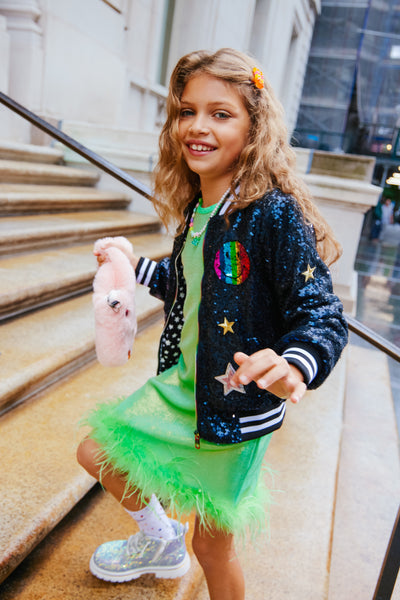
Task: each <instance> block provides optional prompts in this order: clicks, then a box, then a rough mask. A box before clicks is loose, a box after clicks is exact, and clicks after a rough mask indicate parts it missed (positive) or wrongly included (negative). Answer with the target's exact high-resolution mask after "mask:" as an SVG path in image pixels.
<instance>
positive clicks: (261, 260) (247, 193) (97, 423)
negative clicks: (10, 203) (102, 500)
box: [78, 49, 347, 600]
mask: <svg viewBox="0 0 400 600" xmlns="http://www.w3.org/2000/svg"><path fill="white" fill-rule="evenodd" d="M155 196H156V199H155V203H156V206H157V209H158V212H159V214H160V216H161V218H162V220H163V222H164V223H165V224H166V225H167V226H168V225H171V224H175V225H176V224H178V230H177V235H176V238H175V243H174V247H173V251H172V255H171V258H170V259H164V260H162V261H161V262H160V263H158V264H156V263H154V262H152V261H150V260H149V259H145V258H140V259H139V260H138V258H137V257H135V256H133V255H132V256H130V257H129V258H130V260H131V262H132V264H133V265H134V267H135V269H136V274H137V280H138V282H139V283H142V284H144V285H147V286H149V287H150V291H151V293H152V294H154V295H155V296H157V297H158V298H161V299H162V300H163V301H164V302H165V315H166V321H165V327H164V330H163V332H162V335H161V341H160V350H159V374H158V375H157V376H156V377H153V378H151V379H150V380H149V381H148V382H147V383H146V384H145V385H144V386H143V387H142V388H140V389H139V390H137V391H136V392H135V393H134V394H132V395H131V396H129V397H128V398H126V399H124V400H122V401H121V400H119V401H117V402H114V403H112V404H106V405H102V406H100V407H98V408H97V409H96V410H95V411H94V412H93V413H92V414H91V415H90V416H89V419H88V420H89V423H90V425H91V426H92V428H93V431H92V433H91V434H90V437H88V438H86V439H85V440H84V441H83V442H82V444H81V445H80V447H79V451H78V460H79V461H80V463H81V464H82V465H83V466H84V467H85V468H86V469H87V471H88V472H89V473H91V474H92V475H93V476H94V477H96V478H98V479H100V480H101V482H102V484H103V485H104V487H105V488H106V489H107V490H109V491H110V492H111V493H112V494H113V495H114V496H115V497H116V498H117V499H118V500H119V501H120V502H121V504H122V506H123V507H124V508H125V509H126V510H127V511H128V512H129V513H130V514H131V515H132V516H133V518H134V519H135V520H136V521H137V523H138V525H139V529H140V531H139V533H137V534H136V535H133V536H131V537H130V538H129V539H128V540H119V541H116V542H107V543H105V544H102V545H101V546H100V547H99V548H98V549H97V550H96V552H95V553H94V555H93V557H92V559H91V563H90V564H91V570H92V572H93V573H94V574H95V575H97V576H98V577H100V578H103V579H106V580H109V581H127V580H130V579H134V578H136V577H138V576H139V575H141V574H142V573H155V574H156V575H157V576H158V577H176V576H180V575H183V574H184V573H185V572H186V570H187V569H188V567H189V558H188V555H187V552H186V549H185V542H184V537H185V533H186V527H183V526H181V525H180V524H179V523H178V522H177V521H172V520H170V519H169V518H168V517H167V516H166V514H165V512H164V509H163V508H162V505H161V504H160V502H159V500H158V499H160V500H161V502H162V503H163V504H164V505H168V506H169V507H170V509H171V510H172V511H173V512H174V513H175V514H178V515H179V514H182V513H186V514H188V513H189V512H190V511H192V510H195V511H196V515H197V516H196V522H195V528H194V535H193V549H194V552H195V554H196V556H197V558H198V560H199V562H200V564H201V566H202V567H203V570H204V573H205V577H206V580H207V584H208V588H209V593H210V598H211V599H212V600H216V599H218V600H240V599H243V598H244V583H243V575H242V572H241V569H240V566H239V564H238V559H237V557H236V554H235V549H234V543H233V537H234V534H237V533H239V534H240V533H243V531H245V530H246V529H247V528H248V527H249V526H250V527H254V526H257V525H260V524H261V525H262V523H263V521H264V520H265V498H266V493H265V490H263V486H262V481H261V479H262V478H260V470H261V466H262V461H263V457H264V454H265V451H266V448H267V446H268V443H269V440H270V436H271V432H272V431H273V430H275V429H277V428H279V427H280V426H281V425H282V421H283V418H284V415H285V406H286V404H285V401H286V400H287V399H289V400H291V401H292V402H294V403H297V402H298V401H299V400H300V399H301V398H302V396H303V395H304V393H305V391H306V389H307V388H309V389H312V388H315V387H317V386H319V385H320V384H321V383H322V382H323V381H324V379H325V378H326V377H327V376H328V374H329V373H330V371H331V370H332V368H333V366H334V365H335V363H336V361H337V359H338V358H339V355H340V353H341V351H342V348H343V347H344V345H345V343H346V339H347V330H346V322H345V320H344V318H343V316H342V305H341V303H340V301H339V300H338V298H337V297H336V296H335V295H334V294H333V293H332V286H331V279H330V274H329V271H328V268H327V267H326V265H325V264H324V262H323V260H325V261H326V262H328V263H330V262H333V261H334V260H336V259H337V258H338V256H339V249H338V244H337V243H336V241H335V240H334V237H333V235H332V233H331V231H330V229H329V227H328V226H327V224H326V223H325V222H324V220H323V219H322V217H321V216H320V215H319V213H318V211H317V210H316V208H315V206H314V205H313V204H312V202H311V200H310V195H309V192H308V191H307V189H306V188H305V186H304V184H303V183H302V181H301V179H300V178H299V177H298V176H297V175H296V173H295V158H294V154H293V152H292V150H291V149H290V148H289V146H288V143H287V132H286V130H285V127H284V124H283V118H282V110H281V107H280V105H279V104H278V102H277V100H276V99H275V97H274V95H273V92H272V90H271V89H270V87H269V85H268V84H267V83H266V82H265V81H264V80H263V75H262V73H261V71H260V70H259V69H257V68H256V66H255V64H254V61H253V59H251V58H249V57H247V56H245V55H243V54H242V53H240V52H237V51H235V50H231V49H223V50H220V51H218V52H216V53H214V54H212V53H208V52H205V51H203V52H194V53H191V54H189V55H187V56H185V57H183V58H182V59H181V60H180V61H179V62H178V64H177V66H176V68H175V70H174V72H173V74H172V77H171V83H170V89H169V96H168V101H167V121H166V123H165V125H164V128H163V130H162V133H161V137H160V158H159V163H158V166H157V169H156V174H155ZM116 243H117V242H116ZM153 493H154V494H156V495H154V494H153Z"/></svg>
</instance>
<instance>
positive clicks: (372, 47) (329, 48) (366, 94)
mask: <svg viewBox="0 0 400 600" xmlns="http://www.w3.org/2000/svg"><path fill="white" fill-rule="evenodd" d="M399 90H400V4H399V2H398V0H340V1H337V0H322V5H321V13H320V15H319V16H318V18H317V21H316V25H315V29H314V34H313V39H312V44H311V49H310V57H309V61H308V65H307V71H306V76H305V79H304V88H303V92H302V98H301V105H300V110H299V113H298V120H297V124H296V127H295V132H294V136H293V142H295V143H297V144H298V145H299V146H301V147H308V148H316V149H321V150H329V151H344V152H350V153H355V154H369V155H374V156H376V162H377V166H376V169H375V182H376V183H377V184H380V185H384V184H385V181H386V179H387V177H388V175H390V173H391V172H392V170H393V166H395V167H397V165H398V164H399V162H400V136H399V129H400V94H399Z"/></svg>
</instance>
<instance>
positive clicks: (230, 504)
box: [87, 206, 271, 534]
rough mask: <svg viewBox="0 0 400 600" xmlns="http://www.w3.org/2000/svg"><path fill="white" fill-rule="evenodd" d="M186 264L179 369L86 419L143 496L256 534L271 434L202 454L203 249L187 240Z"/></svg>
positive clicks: (200, 213) (202, 212)
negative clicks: (198, 396)
mask: <svg viewBox="0 0 400 600" xmlns="http://www.w3.org/2000/svg"><path fill="white" fill-rule="evenodd" d="M213 208H214V206H211V207H207V208H202V207H201V206H200V207H199V208H198V210H197V211H196V215H195V219H194V224H193V228H194V231H200V230H201V228H202V227H203V225H204V224H205V223H206V222H207V221H208V219H209V215H210V213H211V212H212V210H213ZM203 236H204V234H203ZM201 241H203V240H201ZM182 261H183V268H184V276H185V280H186V287H187V295H186V299H185V304H184V311H183V312H184V318H185V322H184V326H183V329H182V336H181V345H180V348H181V355H180V358H179V362H178V364H177V365H175V366H173V367H171V368H170V369H168V370H167V371H164V372H163V373H161V374H160V375H157V376H156V377H152V378H151V379H149V380H148V382H147V383H146V384H145V385H144V386H142V387H141V388H139V389H138V390H137V391H135V392H134V393H133V394H132V395H131V396H128V397H127V398H125V399H124V400H122V401H121V400H118V401H116V402H112V403H107V404H101V405H99V406H98V407H97V408H96V409H95V410H94V411H93V412H92V413H91V414H90V415H89V416H88V419H87V422H88V423H89V425H91V426H92V428H93V431H92V433H91V437H92V438H93V439H94V440H96V442H97V443H99V444H100V446H101V448H102V451H103V454H102V462H103V463H104V466H105V465H112V466H113V467H114V469H115V470H117V471H119V472H121V473H124V474H125V476H126V477H127V481H128V485H129V487H130V488H131V487H132V488H133V489H135V490H136V491H138V490H140V491H141V493H142V497H143V498H146V497H150V496H151V494H152V493H155V494H156V495H157V496H158V498H159V499H160V500H161V501H162V502H163V504H165V505H167V506H169V507H170V510H171V512H172V513H173V514H176V515H178V516H179V515H180V514H189V513H190V512H192V511H193V510H195V511H196V513H197V514H198V516H199V518H200V520H201V522H202V523H203V524H204V525H205V526H208V525H216V526H217V527H218V528H219V529H222V530H224V531H225V532H233V533H238V534H244V533H245V532H246V530H247V529H249V530H251V531H252V532H255V531H258V530H260V529H262V528H263V526H264V524H265V520H266V515H265V510H266V501H267V498H268V492H267V490H266V489H265V486H264V485H263V483H262V478H261V477H260V471H261V467H262V461H263V457H264V454H265V451H266V449H267V446H268V443H269V440H270V437H271V435H268V436H265V437H262V438H258V439H256V440H251V441H248V442H244V443H241V444H224V445H216V444H212V443H209V442H206V441H204V440H201V442H200V449H196V448H195V446H194V431H195V429H196V406H195V393H194V392H195V380H196V349H197V340H198V309H199V304H200V290H201V279H202V276H203V248H202V243H200V244H198V245H197V246H195V245H193V244H192V243H191V238H190V236H188V238H187V241H186V243H185V247H184V250H183V253H182Z"/></svg>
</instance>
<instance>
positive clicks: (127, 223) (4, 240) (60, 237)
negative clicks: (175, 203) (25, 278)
mask: <svg viewBox="0 0 400 600" xmlns="http://www.w3.org/2000/svg"><path fill="white" fill-rule="evenodd" d="M159 229H160V222H159V221H158V219H156V218H155V217H153V216H149V215H143V214H138V213H133V212H129V211H123V210H120V211H118V210H107V211H104V210H103V211H95V212H90V211H86V212H81V213H61V214H57V215H29V216H24V217H6V218H4V219H1V220H0V255H1V254H10V253H16V252H24V251H33V250H35V249H38V248H45V247H59V246H62V245H66V244H79V243H80V244H82V243H83V242H86V241H89V240H95V239H97V238H99V237H104V236H108V235H113V236H117V235H125V236H129V235H133V234H135V233H140V232H141V233H145V232H154V231H158V230H159Z"/></svg>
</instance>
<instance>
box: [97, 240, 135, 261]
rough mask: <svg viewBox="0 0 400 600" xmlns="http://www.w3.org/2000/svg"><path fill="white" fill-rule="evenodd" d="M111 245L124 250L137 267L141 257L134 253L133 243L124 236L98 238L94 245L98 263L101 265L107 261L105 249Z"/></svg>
mask: <svg viewBox="0 0 400 600" xmlns="http://www.w3.org/2000/svg"><path fill="white" fill-rule="evenodd" d="M111 246H113V247H114V248H118V250H121V252H123V253H124V254H125V255H126V256H127V257H128V258H129V261H130V263H131V265H132V267H133V268H134V269H136V267H137V264H138V262H139V258H138V257H137V256H135V254H134V253H133V248H132V244H131V243H130V242H129V241H128V240H127V239H126V238H124V237H122V236H117V237H106V238H102V239H100V240H97V242H96V243H95V245H94V250H93V254H94V255H95V257H96V258H97V264H98V266H99V267H100V266H101V265H102V264H103V263H104V262H105V255H104V250H107V248H111Z"/></svg>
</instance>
